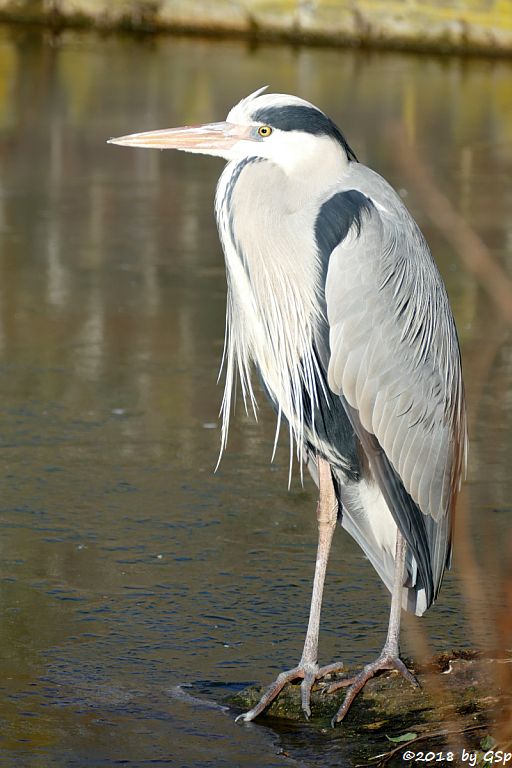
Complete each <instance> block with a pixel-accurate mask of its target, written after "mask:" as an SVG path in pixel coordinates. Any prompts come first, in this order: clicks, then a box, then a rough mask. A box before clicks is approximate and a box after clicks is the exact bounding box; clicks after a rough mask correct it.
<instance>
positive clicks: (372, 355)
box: [325, 177, 466, 605]
mask: <svg viewBox="0 0 512 768" xmlns="http://www.w3.org/2000/svg"><path fill="white" fill-rule="evenodd" d="M377 178H379V180H380V177H377ZM380 182H381V186H382V185H383V184H385V182H383V180H380ZM335 198H336V199H335ZM329 204H330V205H331V210H330V216H331V219H333V216H335V215H336V207H338V213H339V216H340V218H341V219H342V220H343V219H344V220H346V217H347V205H349V207H350V209H351V210H352V213H353V214H354V215H353V216H352V220H351V221H352V225H351V226H350V228H349V229H348V230H347V229H346V227H345V229H346V231H345V232H344V236H343V238H342V239H341V242H339V243H338V244H337V245H336V246H335V247H334V248H333V249H332V252H331V253H330V257H329V259H328V263H327V270H326V275H325V301H326V314H327V325H328V329H329V348H330V356H329V364H328V384H329V387H330V389H331V390H332V391H333V392H334V393H336V394H337V395H339V396H340V397H341V399H342V402H343V403H344V404H345V409H346V411H347V414H348V416H349V418H350V420H351V422H352V425H353V427H354V430H355V432H356V434H357V435H358V437H359V439H360V441H361V444H362V446H363V448H364V450H365V452H366V454H367V456H368V458H369V461H370V467H371V469H372V473H373V476H374V479H375V481H376V482H378V484H379V486H380V488H381V491H382V493H383V495H384V497H385V499H386V501H387V504H388V506H389V507H390V511H391V513H392V515H393V518H394V520H395V522H396V524H397V525H398V527H399V529H400V530H401V531H402V533H403V534H404V536H405V538H406V539H407V541H408V543H409V545H410V548H411V551H412V555H413V556H414V559H415V561H416V566H417V568H418V572H419V576H420V581H421V582H422V584H423V586H424V588H425V589H426V593H427V605H429V604H430V603H431V602H432V600H433V599H435V596H436V594H437V591H438V589H439V586H440V583H441V579H442V575H443V572H444V569H445V567H446V564H447V562H448V560H449V557H450V552H451V529H452V517H453V510H454V504H455V499H456V496H457V491H458V488H459V483H460V476H461V471H462V467H463V464H464V461H465V458H464V457H465V450H466V423H465V409H464V393H463V385H462V375H461V363H460V352H459V346H458V340H457V334H456V330H455V324H454V321H453V316H452V313H451V310H450V306H449V303H448V297H447V295H446V291H445V288H444V285H443V282H442V279H441V277H440V275H439V272H438V270H437V267H436V265H435V263H434V261H433V259H432V256H431V254H430V251H429V249H428V246H427V244H426V242H425V240H424V238H423V236H422V234H421V232H420V231H419V229H418V227H417V225H416V224H415V222H414V220H413V219H412V217H411V216H410V214H409V213H408V211H407V210H406V208H405V207H404V206H403V205H402V203H401V201H400V199H399V198H398V197H397V196H395V195H394V193H392V192H391V190H390V188H388V187H387V185H386V195H385V198H384V202H383V203H380V202H379V201H378V199H377V200H373V199H372V197H371V195H368V194H365V193H363V192H361V191H359V190H347V191H345V192H341V193H338V195H336V196H335V197H334V198H331V201H330V203H329ZM354 212H357V215H355V213H354Z"/></svg>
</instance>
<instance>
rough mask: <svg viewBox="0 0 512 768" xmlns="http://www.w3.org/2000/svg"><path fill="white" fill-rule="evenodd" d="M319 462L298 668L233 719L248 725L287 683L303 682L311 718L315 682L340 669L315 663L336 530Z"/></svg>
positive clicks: (327, 473)
mask: <svg viewBox="0 0 512 768" xmlns="http://www.w3.org/2000/svg"><path fill="white" fill-rule="evenodd" d="M317 462H318V505H317V520H318V550H317V558H316V566H315V578H314V581H313V594H312V596H311V608H310V610H309V622H308V629H307V632H306V639H305V642H304V649H303V651H302V657H301V660H300V661H299V663H298V665H297V666H296V667H294V668H293V669H290V670H287V671H286V672H281V674H280V675H278V677H277V679H276V680H275V682H273V683H272V685H271V686H270V687H269V688H268V689H267V691H266V692H265V693H264V694H263V696H262V697H261V699H260V700H259V702H258V703H257V704H256V706H255V707H253V708H252V709H250V710H249V711H248V712H244V713H243V714H242V715H239V716H238V717H237V718H236V719H237V721H238V720H243V721H244V722H249V721H250V720H254V718H255V717H258V715H260V714H261V713H262V712H263V710H264V709H266V708H267V707H268V706H269V704H271V703H272V702H273V701H274V699H275V698H276V696H278V694H279V693H280V692H281V690H282V689H283V688H284V686H285V685H286V683H289V682H291V681H292V680H297V679H302V683H301V701H302V709H303V710H304V714H305V715H306V717H309V716H310V714H311V708H310V699H311V689H312V687H313V684H314V682H315V680H319V679H320V678H322V677H325V675H328V674H329V673H331V672H337V671H339V670H340V669H342V668H343V664H342V662H335V663H334V664H329V665H328V666H325V667H319V666H318V664H317V659H318V633H319V630H320V613H321V609H322V595H323V591H324V581H325V572H326V569H327V561H328V559H329V552H330V549H331V542H332V536H333V533H334V529H335V527H336V518H337V512H338V503H337V500H336V494H335V492H334V486H333V483H332V477H331V468H330V466H329V464H328V462H327V461H325V459H322V458H320V457H317Z"/></svg>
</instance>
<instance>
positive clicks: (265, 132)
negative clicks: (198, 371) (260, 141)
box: [258, 125, 272, 139]
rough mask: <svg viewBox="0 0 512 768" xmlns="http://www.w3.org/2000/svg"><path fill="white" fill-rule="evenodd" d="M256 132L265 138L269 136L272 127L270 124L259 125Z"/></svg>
mask: <svg viewBox="0 0 512 768" xmlns="http://www.w3.org/2000/svg"><path fill="white" fill-rule="evenodd" d="M258 133H259V135H260V136H263V138H264V139H266V138H267V136H270V134H271V133H272V128H271V127H270V125H260V127H259V128H258Z"/></svg>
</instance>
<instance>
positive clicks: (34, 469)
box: [0, 28, 512, 768]
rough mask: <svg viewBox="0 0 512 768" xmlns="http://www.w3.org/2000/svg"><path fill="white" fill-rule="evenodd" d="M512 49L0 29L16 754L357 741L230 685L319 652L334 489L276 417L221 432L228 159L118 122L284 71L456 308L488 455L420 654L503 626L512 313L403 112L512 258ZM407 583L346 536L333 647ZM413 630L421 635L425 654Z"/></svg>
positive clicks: (28, 763)
mask: <svg viewBox="0 0 512 768" xmlns="http://www.w3.org/2000/svg"><path fill="white" fill-rule="evenodd" d="M511 78H512V63H511V62H504V61H503V62H499V61H494V62H486V61H480V60H474V61H471V60H457V59H449V58H446V59H435V58H429V57H426V56H418V57H415V56H410V55H398V54H384V53H378V54H370V53H362V52H355V51H336V50H320V49H314V50H313V49H306V48H292V47H278V46H263V45H262V46H258V47H250V46H248V45H246V44H244V43H241V42H208V41H204V40H199V39H195V40H187V39H179V38H172V37H169V38H164V37H161V38H155V39H147V40H145V39H139V40H138V39H135V38H129V37H127V38H117V37H106V38H101V37H95V36H87V35H84V36H82V35H76V34H72V33H66V34H64V35H62V36H60V37H57V38H55V37H53V36H47V35H46V34H44V33H41V32H34V31H26V30H23V29H22V28H17V29H8V28H6V29H4V30H2V32H1V34H0V169H1V173H0V246H1V253H0V302H1V303H0V387H1V399H0V417H1V421H0V423H1V431H0V472H1V478H2V485H1V487H2V491H1V499H0V671H1V673H0V765H2V766H20V768H21V767H23V768H39V767H40V766H41V767H42V766H49V765H52V766H70V767H71V766H77V767H80V768H81V767H82V766H84V767H85V766H95V767H97V766H103V765H118V764H119V765H129V766H137V767H138V768H139V767H142V766H155V767H158V766H164V765H172V766H183V767H186V766H195V767H198V768H202V767H203V766H212V767H213V768H222V767H223V766H230V767H232V766H251V767H252V766H254V767H256V766H257V767H258V768H270V767H271V766H272V768H273V767H274V766H276V767H277V766H286V765H290V766H317V765H318V766H320V765H321V766H324V768H325V767H326V766H327V767H328V766H331V765H343V764H346V758H345V746H344V742H343V730H342V728H339V729H337V730H336V731H333V732H330V733H326V734H320V733H317V732H315V733H313V732H310V731H308V730H307V729H303V728H300V727H297V728H286V729H285V728H283V727H279V726H278V725H276V724H275V723H270V722H268V721H267V722H265V720H264V719H262V720H260V721H258V722H256V723H253V724H251V725H248V726H243V725H240V724H235V723H234V719H233V713H232V712H230V711H227V710H226V709H225V708H224V707H223V704H224V702H225V699H226V696H227V695H228V694H229V692H230V691H234V690H236V689H237V688H239V687H240V686H243V685H245V684H247V683H249V682H253V681H258V682H270V680H271V679H273V678H274V676H275V675H276V674H277V672H278V671H279V670H281V669H283V668H288V667H290V666H292V665H293V664H295V663H296V662H297V661H298V659H299V656H300V652H301V648H302V641H303V634H304V630H305V626H306V622H307V613H308V607H309V596H310V586H311V579H312V573H313V565H314V559H315V549H316V524H315V490H314V488H313V486H312V483H311V482H310V480H309V479H308V478H305V481H304V486H303V487H302V486H301V483H300V478H299V472H298V471H297V468H296V469H295V472H294V479H293V482H292V485H291V489H290V490H288V488H287V481H288V446H287V442H286V436H285V435H284V434H283V435H282V439H281V447H280V450H279V451H278V454H277V457H276V459H275V461H274V462H273V463H272V464H271V463H270V457H271V453H272V444H273V434H274V426H275V423H274V415H273V413H272V412H271V410H270V409H269V407H268V406H267V405H266V403H265V402H264V397H263V396H262V395H260V398H259V399H260V411H259V421H258V423H257V424H256V423H254V421H253V420H252V419H251V418H249V417H247V416H246V415H245V414H244V412H243V408H242V407H239V408H238V411H237V415H236V417H235V419H234V420H233V424H232V429H231V434H230V440H229V445H228V450H227V453H226V455H225V456H224V458H223V460H222V462H221V464H220V468H219V469H218V471H217V473H216V474H214V472H213V469H214V466H215V463H216V460H217V455H218V448H219V420H218V409H219V403H220V398H221V392H222V388H221V386H219V385H217V384H216V379H217V373H218V368H219V362H220V357H221V353H222V344H223V333H224V306H225V277H224V267H223V258H222V254H221V250H220V247H219V244H218V240H217V234H216V229H215V223H214V219H213V212H212V206H213V194H214V188H215V183H216V179H217V177H218V175H219V173H220V171H221V169H222V161H220V160H215V159H210V158H200V157H195V156H187V155H181V154H179V153H159V152H155V151H152V152H150V151H142V150H141V151H135V150H127V149H121V148H118V147H112V146H110V145H107V144H106V143H105V141H106V139H107V138H109V137H110V136H117V135H121V134H125V133H129V132H133V131H137V130H144V129H149V128H163V127H170V126H173V125H181V124H185V123H190V122H195V121H210V120H220V119H223V118H224V116H225V115H226V113H227V111H228V109H229V107H230V106H231V105H232V104H234V103H235V102H237V101H238V100H239V99H240V98H241V97H242V96H244V95H246V94H247V93H249V92H251V91H253V90H255V89H256V88H258V87H259V86H261V85H264V84H266V83H269V84H270V87H271V90H275V91H282V92H292V93H297V94H299V95H301V96H303V97H305V98H307V99H309V100H310V101H313V102H314V103H317V104H318V105H319V106H321V107H322V108H323V109H324V110H325V111H326V112H328V113H329V114H330V115H331V116H332V117H333V118H334V119H335V120H336V121H337V122H338V123H339V124H340V125H341V127H342V128H343V130H344V132H345V134H346V135H347V137H348V139H349V141H350V143H351V144H352V145H353V146H354V149H355V150H356V152H357V153H358V155H359V156H360V158H361V159H362V160H363V161H364V162H365V163H367V164H368V165H370V166H371V167H373V168H375V169H376V170H378V171H379V172H381V173H382V174H383V175H384V176H386V177H387V178H388V179H389V180H390V181H391V182H392V183H393V184H394V185H395V186H396V187H397V188H398V189H400V190H401V193H402V194H403V195H404V196H405V197H406V198H407V203H408V205H409V206H410V208H411V209H412V211H413V213H414V215H415V216H416V218H417V219H418V221H419V223H420V225H421V226H422V228H423V229H424V231H425V233H426V235H427V238H428V239H429V241H430V243H431V245H432V248H433V250H434V253H435V255H436V258H437V261H438V263H439V266H440V269H441V271H442V273H443V275H444V277H445V280H446V283H447V287H448V290H449V293H450V297H451V300H452V304H453V308H454V312H455V315H456V319H457V322H458V327H459V332H460V337H461V344H462V352H463V359H464V367H465V378H466V388H467V394H468V403H469V419H470V435H471V453H470V462H469V471H468V480H467V483H466V486H465V494H464V499H463V504H462V505H461V507H462V509H461V512H460V514H459V518H458V524H457V531H456V550H455V558H454V568H453V571H452V572H450V573H449V574H448V575H447V576H446V579H445V583H444V586H443V589H442V592H441V595H440V598H439V600H438V602H437V604H436V605H435V607H434V608H433V609H432V610H431V611H429V613H428V615H427V616H425V617H424V619H422V620H421V621H420V620H415V619H413V618H409V617H406V619H407V620H405V626H404V631H403V637H402V646H403V651H404V653H406V654H408V655H414V654H415V653H416V654H418V653H420V654H421V652H429V653H433V652H436V651H440V650H445V649H449V648H452V647H468V646H474V645H482V644H485V643H487V644H489V645H496V644H499V643H500V638H499V637H497V636H496V633H495V632H494V630H493V627H494V625H495V619H496V612H497V611H499V610H500V607H501V606H502V601H503V584H504V579H505V578H506V575H507V574H506V563H507V562H508V560H510V554H511V539H510V534H509V530H510V526H509V520H510V513H511V501H510V499H511V491H512V476H511V472H510V465H511V459H512V440H511V426H512V425H511V421H512V400H511V396H510V387H509V382H510V376H511V367H512V347H511V340H510V333H509V332H508V330H507V326H506V324H505V322H504V321H503V320H502V315H501V314H500V312H499V310H498V308H497V306H496V304H495V301H494V300H493V298H492V296H490V295H489V294H488V293H487V292H486V291H485V290H484V288H483V287H482V286H481V285H480V283H479V282H477V280H476V279H475V277H473V276H472V275H471V274H470V273H469V272H467V271H466V269H465V267H464V261H463V260H461V258H460V256H461V254H459V253H457V252H456V250H455V249H454V247H453V245H452V244H451V243H450V242H449V240H447V239H446V238H445V236H444V235H443V233H442V232H441V231H440V230H439V229H438V228H437V227H436V224H435V222H433V221H432V220H430V219H429V218H428V217H427V213H426V210H425V206H424V200H423V199H422V194H421V191H420V190H419V189H416V188H415V186H414V183H413V180H412V179H411V177H410V176H408V175H407V173H406V171H404V166H403V163H402V162H401V152H400V141H397V137H400V136H405V137H406V138H407V141H408V142H410V143H411V146H412V147H413V148H414V150H415V151H417V152H418V153H419V154H420V155H421V157H422V158H423V161H424V162H425V163H426V164H427V165H428V166H429V169H430V172H431V173H432V176H433V178H434V180H435V183H436V184H437V186H438V187H439V188H440V189H442V190H443V192H444V193H445V194H446V196H447V198H448V199H449V200H450V201H451V203H452V204H453V206H454V207H455V208H456V209H457V210H458V211H459V212H460V214H461V215H462V217H463V219H464V220H465V221H466V222H467V223H468V224H470V225H471V226H472V227H473V228H474V230H475V232H476V233H477V234H478V235H479V236H480V237H481V238H482V239H483V240H484V241H485V243H486V244H487V246H488V247H489V249H490V255H491V257H492V258H493V259H494V260H495V262H496V263H497V264H498V265H499V266H500V267H501V269H503V270H504V271H505V273H508V275H509V276H510V265H511V261H512V229H511V224H510V222H511V221H512V195H511V192H510V188H511V187H510V175H511V170H512V133H511V131H512V109H511V107H510V82H511ZM388 606H389V600H388V595H387V593H386V592H385V590H384V588H383V586H382V585H381V584H380V582H379V580H378V578H377V577H376V575H375V573H374V572H373V570H372V568H371V566H370V565H369V564H368V562H367V561H366V560H365V559H364V558H363V556H362V553H361V552H360V551H359V550H358V548H357V547H356V546H355V545H354V544H353V542H352V541H351V540H349V539H348V537H347V536H346V535H345V534H344V533H342V532H341V531H339V532H337V536H336V539H335V544H334V552H333V555H332V560H331V563H330V567H329V572H328V584H327V588H326V597H325V607H324V612H323V620H322V632H321V647H320V652H321V661H322V662H325V663H327V662H329V661H331V660H332V659H334V658H340V657H341V658H343V659H344V660H345V661H346V662H347V663H349V664H354V663H363V662H365V661H368V660H370V659H372V658H373V656H374V655H375V654H376V653H378V651H379V650H380V647H381V645H382V642H383V639H384V636H385V629H386V623H387V614H388ZM418 649H419V650H418Z"/></svg>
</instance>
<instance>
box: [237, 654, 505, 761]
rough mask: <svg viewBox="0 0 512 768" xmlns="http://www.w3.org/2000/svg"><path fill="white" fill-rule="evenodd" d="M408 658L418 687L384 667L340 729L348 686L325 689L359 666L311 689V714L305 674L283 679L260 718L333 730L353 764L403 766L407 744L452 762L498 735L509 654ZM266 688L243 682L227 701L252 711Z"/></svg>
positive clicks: (280, 724) (268, 722)
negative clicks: (304, 698)
mask: <svg viewBox="0 0 512 768" xmlns="http://www.w3.org/2000/svg"><path fill="white" fill-rule="evenodd" d="M405 661H406V663H407V666H408V668H409V669H411V671H413V672H414V673H415V675H416V677H417V679H418V681H419V683H420V686H421V687H420V688H414V687H413V686H411V685H410V684H409V683H407V682H406V681H405V680H404V679H403V678H402V677H401V676H400V675H399V674H398V673H397V672H394V671H393V672H389V673H384V674H381V675H379V676H377V677H375V678H374V679H373V680H370V681H369V682H368V683H367V684H366V686H365V688H364V689H363V691H362V692H361V693H360V694H359V696H358V697H357V698H356V700H355V702H354V703H353V704H352V707H351V709H350V710H349V712H348V714H347V716H346V718H345V720H344V721H343V723H341V724H338V726H337V727H336V729H335V730H332V729H331V720H332V718H333V717H334V715H335V714H336V712H337V711H338V709H339V707H340V706H341V704H342V703H343V699H344V697H345V691H346V689H345V688H342V689H339V690H338V691H336V692H335V693H333V694H327V693H326V689H327V687H328V685H329V684H330V683H332V682H333V681H335V680H338V679H342V678H343V677H345V678H346V677H350V676H351V675H353V674H355V673H356V672H357V671H358V670H357V669H347V673H346V675H333V676H331V677H330V678H329V679H328V680H326V681H325V682H323V681H321V682H320V683H319V684H317V685H316V686H315V687H314V688H313V691H312V695H311V717H310V719H309V720H306V718H305V715H304V713H303V711H302V709H301V701H300V681H297V683H296V684H288V685H287V686H285V688H284V689H283V691H282V692H281V694H280V695H279V696H278V698H277V699H276V700H275V701H274V702H273V703H272V705H271V706H270V707H269V708H268V709H267V710H266V712H265V713H264V715H263V716H262V718H261V719H262V721H264V722H265V724H266V725H270V726H271V727H273V728H275V730H277V731H280V730H281V729H282V728H283V727H284V728H287V727H290V725H291V724H294V725H295V726H296V727H300V724H302V726H303V727H304V728H307V729H314V730H317V731H324V732H325V733H328V732H329V731H332V734H336V735H337V738H343V739H345V740H346V742H347V758H350V759H351V760H352V761H354V760H355V763H354V764H359V763H358V761H359V762H360V763H362V764H366V763H368V764H371V765H377V764H379V763H382V764H387V765H403V764H404V759H405V758H404V754H406V752H407V750H414V751H420V750H421V751H422V752H423V753H426V752H428V751H429V750H430V751H434V752H435V754H438V753H439V754H441V753H443V755H444V757H446V754H447V752H448V751H449V750H451V751H452V752H453V755H454V760H453V762H454V764H457V759H455V758H459V757H460V755H461V754H462V749H466V750H467V749H472V750H474V751H475V753H478V752H480V751H481V752H482V755H483V749H482V745H483V746H484V747H485V745H486V741H485V740H486V739H489V738H491V741H492V743H494V740H493V739H492V737H491V734H492V735H494V734H495V735H497V736H499V733H500V729H501V728H502V725H503V715H504V713H506V712H510V711H511V709H512V686H511V685H510V676H511V674H512V673H511V667H512V659H511V658H508V659H507V658H489V657H484V656H482V655H481V654H480V653H478V652H472V651H453V652H452V653H443V654H440V655H438V656H436V657H435V658H433V659H432V660H431V661H430V662H429V663H428V664H425V665H422V666H420V665H414V664H413V663H412V662H411V661H410V660H405ZM264 690H265V688H264V687H257V686H251V687H248V688H245V689H244V690H242V691H240V692H238V693H236V694H235V695H234V696H232V697H231V698H230V700H229V705H230V706H231V707H233V708H234V709H236V710H237V711H240V712H243V711H247V710H248V709H251V708H252V707H253V706H254V705H255V704H256V703H257V702H258V701H259V698H260V696H261V695H262V693H263V692H264ZM402 739H403V741H402ZM416 744H417V746H416ZM379 756H380V757H379ZM448 759H449V758H448Z"/></svg>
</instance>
